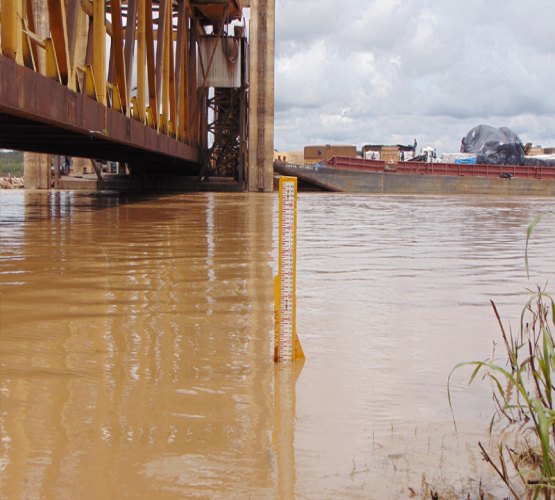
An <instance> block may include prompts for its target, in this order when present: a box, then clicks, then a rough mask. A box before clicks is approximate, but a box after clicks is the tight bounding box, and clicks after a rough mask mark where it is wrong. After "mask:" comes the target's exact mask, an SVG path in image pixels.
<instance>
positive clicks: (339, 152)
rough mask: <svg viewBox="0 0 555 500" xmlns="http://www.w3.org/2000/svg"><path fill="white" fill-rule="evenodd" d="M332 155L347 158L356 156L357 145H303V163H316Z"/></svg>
mask: <svg viewBox="0 0 555 500" xmlns="http://www.w3.org/2000/svg"><path fill="white" fill-rule="evenodd" d="M334 156H346V157H347V158H356V157H357V147H356V146H347V145H331V144H324V145H320V146H319V145H316V146H305V148H304V161H305V163H318V162H320V161H325V160H329V159H330V158H333V157H334Z"/></svg>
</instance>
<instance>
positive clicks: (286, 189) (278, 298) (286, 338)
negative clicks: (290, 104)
mask: <svg viewBox="0 0 555 500" xmlns="http://www.w3.org/2000/svg"><path fill="white" fill-rule="evenodd" d="M296 274H297V178H296V177H280V179H279V240H278V275H277V276H276V277H275V279H274V319H275V324H274V361H276V362H287V361H296V360H298V359H304V358H305V356H304V352H303V349H302V347H301V343H300V341H299V338H298V336H297V325H296V310H297V297H296V295H297V285H296V281H297V280H296V278H297V276H296Z"/></svg>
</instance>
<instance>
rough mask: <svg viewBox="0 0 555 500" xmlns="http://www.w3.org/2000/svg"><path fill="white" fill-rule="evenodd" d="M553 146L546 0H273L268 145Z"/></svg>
mask: <svg viewBox="0 0 555 500" xmlns="http://www.w3.org/2000/svg"><path fill="white" fill-rule="evenodd" d="M480 123H485V124H489V125H493V126H496V127H501V126H508V127H510V128H512V129H513V130H514V131H515V132H516V133H517V134H519V135H520V137H521V139H522V140H523V141H524V142H528V141H529V142H533V143H534V144H542V145H544V146H555V0H529V1H528V2H522V0H504V1H502V0H488V1H484V0H344V1H337V0H276V118H275V125H276V128H275V138H276V139H275V146H276V149H278V150H281V151H284V150H293V149H302V148H303V146H304V145H306V144H333V143H335V144H338V143H343V144H356V145H357V146H358V147H361V146H362V145H364V144H368V143H375V144H376V143H379V144H381V143H383V144H397V143H402V144H409V143H412V142H413V140H414V139H415V138H416V139H417V140H418V144H419V146H427V145H432V146H435V147H436V148H437V149H438V151H440V152H444V151H458V149H459V145H460V140H461V138H462V137H463V136H464V135H466V133H467V132H468V131H469V130H470V129H471V128H472V127H474V126H475V125H478V124H480Z"/></svg>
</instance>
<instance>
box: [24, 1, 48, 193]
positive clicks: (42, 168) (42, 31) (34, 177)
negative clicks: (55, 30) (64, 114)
mask: <svg viewBox="0 0 555 500" xmlns="http://www.w3.org/2000/svg"><path fill="white" fill-rule="evenodd" d="M33 12H34V14H35V30H36V33H37V35H38V36H39V37H41V38H42V39H44V38H46V36H47V34H48V8H47V2H45V1H44V0H33ZM38 54H39V58H38V61H36V64H37V65H38V68H39V72H40V73H42V74H45V73H46V69H45V67H46V56H45V54H44V51H43V50H41V51H40V52H39V53H38ZM23 183H24V185H25V188H26V189H50V184H51V172H50V156H49V155H47V154H44V153H29V152H25V153H24V154H23Z"/></svg>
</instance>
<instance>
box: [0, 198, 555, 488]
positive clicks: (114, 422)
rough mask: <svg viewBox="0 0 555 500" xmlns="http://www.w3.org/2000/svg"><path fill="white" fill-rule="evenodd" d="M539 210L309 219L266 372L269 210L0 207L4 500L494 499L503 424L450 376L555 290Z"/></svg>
mask: <svg viewBox="0 0 555 500" xmlns="http://www.w3.org/2000/svg"><path fill="white" fill-rule="evenodd" d="M548 209H552V210H553V209H554V203H553V200H550V199H541V198H537V199H534V198H523V199H522V198H519V199H516V198H511V199H508V198H487V197H411V196H348V195H339V194H320V193H301V194H300V197H299V220H298V223H299V234H298V259H297V261H298V264H297V265H298V277H297V290H298V292H297V293H298V296H297V330H298V334H299V337H300V340H301V343H302V345H303V348H304V351H305V353H306V357H307V359H306V362H305V363H304V365H302V366H298V367H297V368H296V369H295V370H293V371H291V370H289V369H287V368H277V367H275V366H274V363H273V360H272V342H273V330H272V329H273V324H272V322H273V283H272V279H273V275H274V273H275V269H276V259H277V254H276V246H277V241H276V235H277V231H276V224H277V197H276V195H263V194H260V195H259V194H251V195H241V194H184V195H168V196H152V197H125V196H118V195H115V194H113V193H94V194H87V193H77V192H36V191H35V192H34V191H9V192H0V231H1V234H0V498H2V499H35V498H36V499H61V498H63V499H65V498H67V499H76V498H87V499H115V498H130V499H131V498H132V499H136V498H156V499H178V498H231V499H234V498H238V499H239V498H253V499H266V498H269V499H272V498H310V499H323V498H334V499H336V498H348V499H350V498H361V499H362V498H364V499H367V498H378V499H379V498H407V497H409V496H410V495H411V494H412V492H415V493H416V494H417V495H418V494H419V493H420V492H421V491H423V490H424V489H425V488H426V487H427V485H428V486H429V485H431V486H432V487H433V488H436V489H443V490H444V491H447V490H449V491H451V490H452V491H454V492H459V493H458V494H460V492H461V491H467V490H468V491H471V490H472V489H474V491H476V488H477V485H478V484H479V482H480V481H482V483H483V485H484V487H485V488H486V489H487V490H488V491H489V492H490V493H491V494H492V495H501V494H502V492H503V490H502V488H501V487H500V485H499V484H497V482H496V480H495V478H494V477H493V475H492V474H491V471H490V470H489V469H488V467H487V465H486V464H484V463H483V462H482V461H481V460H480V457H479V452H478V446H477V443H478V440H482V441H485V442H487V441H488V434H487V429H488V423H489V419H490V417H491V415H492V411H493V405H492V401H491V395H490V389H489V387H488V385H487V384H486V383H481V382H476V383H475V384H473V385H472V386H470V387H469V386H468V385H467V380H468V376H469V372H468V371H466V372H465V371H464V370H461V371H460V372H459V373H457V374H456V375H455V376H454V385H453V404H454V411H455V417H456V420H457V423H458V432H455V429H454V426H453V421H452V414H451V411H450V409H449V404H448V400H447V390H446V382H447V377H448V375H449V372H450V371H451V369H452V368H453V366H454V365H455V364H456V363H458V362H459V361H465V360H477V359H480V360H482V359H485V358H486V357H487V356H489V355H490V353H491V352H492V345H493V341H494V340H498V339H499V333H498V326H497V322H496V319H495V316H494V315H493V312H492V309H491V306H490V305H489V300H490V299H493V300H495V301H496V303H497V305H498V307H499V309H500V311H501V314H502V316H503V320H504V321H506V322H511V324H513V326H514V328H516V326H517V321H518V318H519V315H520V311H521V308H522V306H523V304H524V303H525V301H526V300H527V292H526V288H529V287H533V286H535V283H541V284H545V283H546V282H548V281H549V283H550V286H548V289H551V291H553V284H554V283H555V252H554V249H555V216H554V217H546V218H545V219H544V220H543V221H542V222H541V223H540V224H539V225H538V227H537V229H536V231H535V232H534V235H533V238H532V242H531V245H530V252H531V253H530V263H531V275H530V281H529V280H528V279H527V277H526V273H525V268H524V246H525V238H526V228H527V225H528V223H529V222H530V221H531V220H532V219H533V218H534V216H535V215H536V214H538V213H539V212H542V211H545V210H548Z"/></svg>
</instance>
